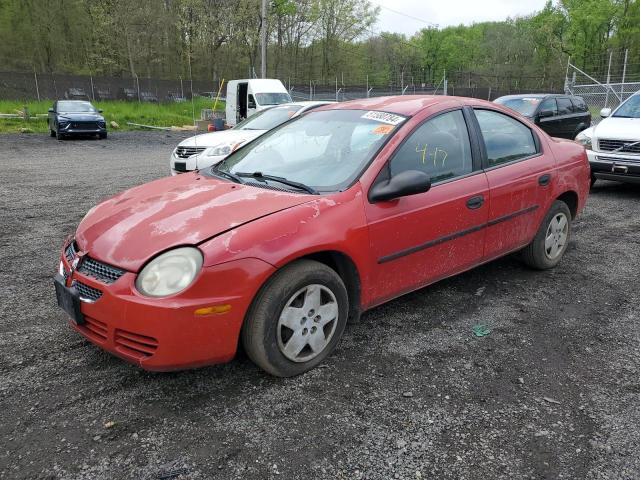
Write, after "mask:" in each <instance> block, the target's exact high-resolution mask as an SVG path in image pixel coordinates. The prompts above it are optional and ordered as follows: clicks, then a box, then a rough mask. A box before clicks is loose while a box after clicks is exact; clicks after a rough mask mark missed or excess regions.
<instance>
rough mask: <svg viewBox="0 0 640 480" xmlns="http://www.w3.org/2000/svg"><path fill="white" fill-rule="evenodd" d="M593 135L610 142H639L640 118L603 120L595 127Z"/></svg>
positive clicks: (610, 118)
mask: <svg viewBox="0 0 640 480" xmlns="http://www.w3.org/2000/svg"><path fill="white" fill-rule="evenodd" d="M594 135H595V137H596V138H607V139H612V140H640V118H616V117H609V118H605V119H604V120H602V121H601V122H600V123H599V124H598V125H597V126H596V127H595V130H594Z"/></svg>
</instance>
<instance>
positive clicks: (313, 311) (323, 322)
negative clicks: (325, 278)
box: [277, 284, 339, 362]
mask: <svg viewBox="0 0 640 480" xmlns="http://www.w3.org/2000/svg"><path fill="white" fill-rule="evenodd" d="M338 315H339V310H338V301H337V300H336V297H335V295H334V294H333V292H332V291H331V290H329V289H328V288H327V287H325V286H324V285H319V284H312V285H307V286H306V287H304V288H301V289H300V290H298V291H297V292H296V293H294V294H293V295H292V296H291V297H290V298H289V300H288V301H287V303H286V304H285V307H284V308H283V309H282V312H281V314H280V318H279V319H278V326H277V336H278V348H279V349H280V352H282V354H283V355H284V356H285V357H287V358H288V359H289V360H291V361H293V362H308V361H309V360H311V359H313V358H315V357H316V356H318V355H319V354H320V353H321V352H322V351H323V350H324V349H325V348H326V347H327V345H329V343H330V342H331V339H332V337H333V334H334V332H335V330H336V326H337V324H338Z"/></svg>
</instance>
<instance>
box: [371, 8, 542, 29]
mask: <svg viewBox="0 0 640 480" xmlns="http://www.w3.org/2000/svg"><path fill="white" fill-rule="evenodd" d="M370 1H371V3H372V4H374V5H379V6H380V7H381V8H380V15H379V17H378V23H377V24H376V25H375V27H374V30H375V31H387V32H397V33H405V34H407V35H412V34H413V33H415V32H417V31H418V30H420V29H422V28H425V27H428V26H429V24H430V23H431V24H437V25H439V26H440V27H446V26H449V25H459V24H461V23H463V24H465V25H468V24H471V23H473V22H484V21H491V20H505V19H506V18H507V17H514V16H518V15H527V14H530V13H533V12H534V11H536V10H541V9H542V8H544V5H545V4H546V3H547V0H439V1H436V0H370ZM393 10H395V12H394V11H393ZM396 12H400V13H401V14H403V15H401V14H399V13H396ZM410 17H415V18H410Z"/></svg>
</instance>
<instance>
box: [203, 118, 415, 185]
mask: <svg viewBox="0 0 640 480" xmlns="http://www.w3.org/2000/svg"><path fill="white" fill-rule="evenodd" d="M405 120H406V118H405V117H402V116H400V115H395V114H391V113H385V112H374V111H370V112H366V111H363V110H325V111H317V112H310V113H308V114H306V115H303V116H301V117H298V118H296V120H294V121H292V122H290V123H286V124H284V125H282V126H280V127H279V128H277V129H275V130H272V131H271V132H269V133H266V134H265V135H263V136H261V137H259V138H258V139H257V140H254V141H253V142H251V143H250V144H248V145H247V146H245V147H244V148H241V149H240V150H238V151H236V152H235V153H232V154H231V155H230V156H229V157H227V158H226V159H225V160H224V161H223V162H222V163H220V164H218V166H217V170H221V171H223V172H229V173H247V172H249V173H252V172H261V173H262V174H264V175H272V176H279V177H285V178H287V179H289V180H293V181H295V182H299V183H303V184H305V185H309V186H311V187H313V188H314V189H316V190H319V191H336V190H341V189H343V188H345V187H347V186H348V185H350V184H351V183H352V182H353V181H354V180H355V179H356V178H357V177H358V176H359V175H360V173H361V171H362V169H363V168H364V167H365V166H366V165H367V164H368V163H369V161H370V160H371V158H372V157H373V155H375V153H376V152H377V151H378V149H379V148H380V147H381V146H382V144H383V143H384V142H385V141H386V140H387V139H388V138H389V137H390V136H391V135H393V133H394V132H395V131H396V130H397V129H398V128H399V126H400V125H401V124H402V122H404V121H405ZM213 173H215V170H214V172H213Z"/></svg>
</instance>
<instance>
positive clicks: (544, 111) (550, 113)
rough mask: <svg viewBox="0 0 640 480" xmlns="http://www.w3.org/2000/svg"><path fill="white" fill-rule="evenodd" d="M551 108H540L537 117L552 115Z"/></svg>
mask: <svg viewBox="0 0 640 480" xmlns="http://www.w3.org/2000/svg"><path fill="white" fill-rule="evenodd" d="M553 114H554V112H553V110H542V111H541V112H540V113H538V118H549V117H553Z"/></svg>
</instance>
